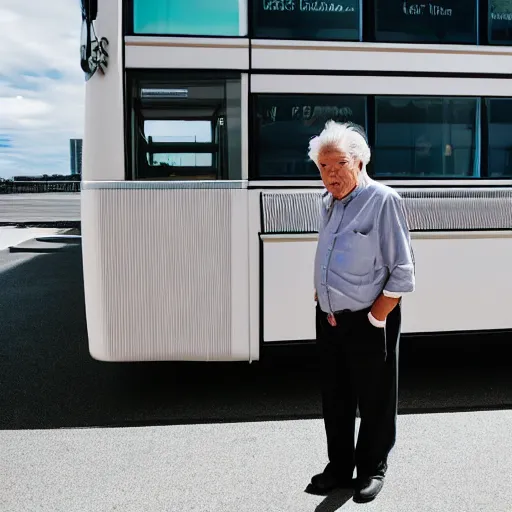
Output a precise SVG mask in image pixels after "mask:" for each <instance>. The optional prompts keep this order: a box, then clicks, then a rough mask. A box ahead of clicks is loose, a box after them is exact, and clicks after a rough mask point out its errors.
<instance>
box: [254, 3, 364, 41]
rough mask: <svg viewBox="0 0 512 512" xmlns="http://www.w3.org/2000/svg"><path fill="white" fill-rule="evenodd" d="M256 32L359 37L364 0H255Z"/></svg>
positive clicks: (276, 35) (293, 36) (288, 36)
mask: <svg viewBox="0 0 512 512" xmlns="http://www.w3.org/2000/svg"><path fill="white" fill-rule="evenodd" d="M252 9H253V28H252V31H253V36H254V37H261V38H271V39H311V40H317V41H320V40H339V41H343V40H344V41H359V39H360V26H361V23H360V12H361V9H360V0H330V1H317V0H254V2H253V7H252Z"/></svg>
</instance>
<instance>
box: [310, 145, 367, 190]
mask: <svg viewBox="0 0 512 512" xmlns="http://www.w3.org/2000/svg"><path fill="white" fill-rule="evenodd" d="M362 168H363V163H362V162H361V161H360V160H356V159H354V158H353V157H351V156H350V155H349V154H348V153H344V152H343V151H340V150H339V149H337V148H331V147H326V148H322V150H321V151H320V153H319V155H318V169H319V171H320V175H321V177H322V181H323V182H324V185H325V188H326V189H327V190H328V191H329V192H330V193H331V194H332V195H333V197H334V198H335V199H343V198H344V197H345V196H347V195H348V194H350V192H352V190H354V189H355V188H356V186H357V184H358V180H359V172H360V171H361V169H362Z"/></svg>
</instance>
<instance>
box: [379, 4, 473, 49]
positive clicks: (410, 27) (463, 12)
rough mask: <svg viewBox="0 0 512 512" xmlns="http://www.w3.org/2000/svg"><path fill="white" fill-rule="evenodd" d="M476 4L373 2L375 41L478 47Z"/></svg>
mask: <svg viewBox="0 0 512 512" xmlns="http://www.w3.org/2000/svg"><path fill="white" fill-rule="evenodd" d="M477 12H478V3H477V0H433V1H432V2H429V1H426V2H422V1H416V0H413V1H410V0H404V1H397V0H375V40H376V41H388V42H401V43H469V44H477V43H478V30H477V25H478V23H477Z"/></svg>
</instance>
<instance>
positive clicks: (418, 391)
mask: <svg viewBox="0 0 512 512" xmlns="http://www.w3.org/2000/svg"><path fill="white" fill-rule="evenodd" d="M0 326H1V329H0V401H1V402H0V410H1V411H2V414H1V415H0V429H36V428H43V429H45V428H57V427H84V426H87V427H90V426H136V425H159V424H189V423H205V422H206V423H208V422H244V421H257V420H282V419H304V418H319V417H320V400H319V392H318V381H319V373H318V372H319V370H318V367H317V365H316V360H315V352H314V346H313V347H303V348H289V347H287V348H285V349H276V348H272V349H267V350H265V352H264V353H263V357H264V359H263V360H262V361H260V362H256V363H253V364H252V365H249V364H248V363H173V362H168V363H166V362H160V363H120V364H116V363H102V362H98V361H95V360H93V359H92V358H91V357H90V355H89V352H88V347H87V333H86V322H85V314H84V295H83V280H82V264H81V250H80V246H77V245H64V246H62V247H61V248H58V249H57V250H56V251H55V252H49V253H47V254H33V253H23V252H21V253H9V252H8V251H0ZM511 349H512V339H511V337H510V335H505V336H503V335H502V336H490V335H482V336H477V337H467V336H464V337H444V338H440V339H437V340H434V339H423V340H422V339H417V338H416V339H414V338H404V339H403V340H402V344H401V367H400V372H401V373H400V406H399V407H400V413H401V414H410V413H428V412H436V411H451V410H458V411H464V410H474V409H499V408H511V407H512V371H511V370H512V357H511V356H512V350H511Z"/></svg>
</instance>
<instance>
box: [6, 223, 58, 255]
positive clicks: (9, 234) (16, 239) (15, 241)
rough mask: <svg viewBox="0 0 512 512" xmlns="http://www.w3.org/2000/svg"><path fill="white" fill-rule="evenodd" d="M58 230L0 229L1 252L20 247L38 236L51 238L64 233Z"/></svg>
mask: <svg viewBox="0 0 512 512" xmlns="http://www.w3.org/2000/svg"><path fill="white" fill-rule="evenodd" d="M63 232H64V230H62V229H57V228H24V229H19V228H16V227H14V226H4V227H0V251H2V250H4V249H8V248H9V247H12V246H16V245H19V244H21V243H23V242H26V241H28V240H31V239H33V238H35V237H38V236H50V235H57V234H61V233H63Z"/></svg>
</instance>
